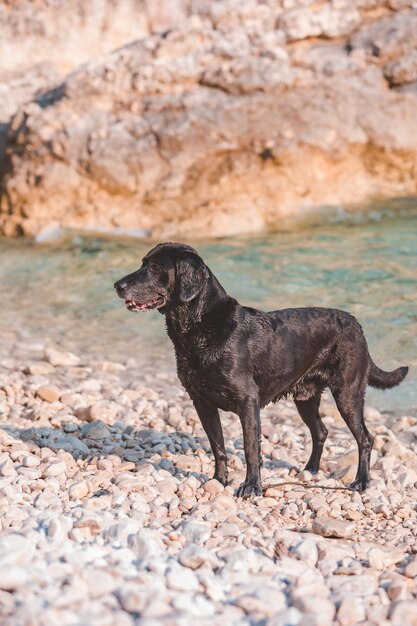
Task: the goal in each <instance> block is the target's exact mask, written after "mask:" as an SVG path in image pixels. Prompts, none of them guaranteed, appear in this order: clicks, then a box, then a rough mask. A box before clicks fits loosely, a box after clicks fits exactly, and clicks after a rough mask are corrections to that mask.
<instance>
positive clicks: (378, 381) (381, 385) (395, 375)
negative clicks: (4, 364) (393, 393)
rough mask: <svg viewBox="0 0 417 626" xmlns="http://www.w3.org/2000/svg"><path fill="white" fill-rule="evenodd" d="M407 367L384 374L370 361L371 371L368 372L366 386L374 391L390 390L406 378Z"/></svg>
mask: <svg viewBox="0 0 417 626" xmlns="http://www.w3.org/2000/svg"><path fill="white" fill-rule="evenodd" d="M407 373H408V367H398V368H397V369H396V370H394V371H393V372H384V370H381V369H380V368H379V367H378V366H377V365H375V363H374V362H373V361H372V359H371V369H370V370H369V377H368V385H371V387H375V388H376V389H391V387H396V386H397V385H399V384H400V382H401V381H403V380H404V378H405V377H406V376H407Z"/></svg>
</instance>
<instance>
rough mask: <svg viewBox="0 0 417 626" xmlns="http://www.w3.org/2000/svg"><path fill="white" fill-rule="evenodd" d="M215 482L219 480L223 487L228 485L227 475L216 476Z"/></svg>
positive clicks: (214, 477)
mask: <svg viewBox="0 0 417 626" xmlns="http://www.w3.org/2000/svg"><path fill="white" fill-rule="evenodd" d="M213 480H218V481H219V483H220V484H221V485H223V487H226V485H227V474H214V476H213Z"/></svg>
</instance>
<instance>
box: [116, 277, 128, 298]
mask: <svg viewBox="0 0 417 626" xmlns="http://www.w3.org/2000/svg"><path fill="white" fill-rule="evenodd" d="M113 287H114V288H115V289H116V291H117V293H118V295H119V296H122V295H123V293H124V291H125V289H126V288H127V281H126V280H125V279H124V278H122V279H120V280H118V281H117V282H115V283H114V285H113Z"/></svg>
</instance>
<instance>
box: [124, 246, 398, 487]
mask: <svg viewBox="0 0 417 626" xmlns="http://www.w3.org/2000/svg"><path fill="white" fill-rule="evenodd" d="M114 286H115V288H116V291H117V293H118V295H119V296H120V297H121V298H124V300H125V302H126V306H127V308H128V309H129V310H130V311H145V310H149V309H158V311H159V312H160V313H162V314H164V315H165V318H166V326H167V330H168V335H169V337H170V338H171V340H172V342H173V344H174V348H175V354H176V359H177V370H178V376H179V378H180V380H181V382H182V384H183V385H184V387H185V388H186V390H187V391H188V393H189V394H190V396H191V399H192V400H193V402H194V405H195V408H196V410H197V413H198V415H199V417H200V420H201V423H202V425H203V428H204V430H205V432H206V434H207V437H208V438H209V440H210V444H211V448H212V450H213V454H214V458H215V473H214V478H216V479H217V480H219V481H220V482H221V483H222V484H223V485H225V484H226V482H227V458H226V451H225V447H224V440H223V432H222V428H221V423H220V417H219V411H218V410H219V409H223V410H224V411H233V412H234V413H237V414H238V416H239V418H240V421H241V423H242V429H243V440H244V448H245V457H246V464H247V473H246V479H245V481H244V482H243V483H242V485H241V486H240V487H239V489H238V490H237V495H238V496H251V495H261V493H262V490H261V479H260V468H261V465H262V461H261V450H260V434H261V427H260V419H259V412H260V409H261V407H264V406H265V405H267V404H268V403H269V402H276V401H277V400H279V399H280V398H282V397H286V396H287V395H288V394H291V395H292V396H293V398H294V402H295V404H296V407H297V409H298V412H299V413H300V415H301V418H302V419H303V421H304V422H305V424H306V425H307V426H308V428H309V429H310V432H311V436H312V440H313V449H312V453H311V457H310V459H309V461H308V463H307V465H306V469H307V470H309V471H310V472H312V473H315V472H317V471H318V469H319V463H320V457H321V453H322V450H323V445H324V442H325V440H326V437H327V429H326V427H325V425H324V424H323V422H322V420H321V419H320V416H319V404H320V396H321V394H322V391H323V389H324V388H325V387H329V388H330V390H331V392H332V394H333V396H334V398H335V400H336V404H337V407H338V409H339V411H340V413H341V415H342V417H343V419H344V420H345V422H346V424H347V425H348V427H349V429H350V430H351V432H352V434H353V436H354V437H355V439H356V442H357V444H358V449H359V465H358V471H357V475H356V479H355V481H354V482H353V484H352V485H351V487H352V489H355V490H358V491H363V490H364V489H366V488H367V486H368V485H369V461H370V455H371V449H372V443H373V438H372V436H371V435H370V433H369V432H368V430H367V428H366V425H365V422H364V416H363V408H364V395H365V389H366V386H367V385H371V386H372V387H377V388H378V389H388V388H390V387H394V386H395V385H398V384H399V383H400V382H401V381H402V380H403V378H404V377H405V376H406V374H407V371H408V368H407V367H400V368H398V369H396V370H394V371H393V372H384V371H383V370H381V369H379V367H377V366H376V365H375V363H373V361H372V359H371V357H370V355H369V352H368V346H367V343H366V339H365V337H364V334H363V331H362V328H361V326H360V325H359V323H358V322H357V320H356V319H355V318H354V317H353V316H352V315H350V314H349V313H346V312H344V311H339V310H337V309H324V308H318V307H317V308H316V307H311V308H299V309H282V310H279V311H272V312H270V313H264V312H263V311H258V310H256V309H252V308H250V307H246V306H241V305H240V304H239V303H238V302H237V301H236V300H235V299H234V298H231V297H230V296H228V295H227V293H226V291H225V290H224V289H223V287H222V286H221V285H220V283H219V281H218V280H217V278H216V277H215V276H214V274H213V273H212V272H211V270H210V269H209V268H208V267H207V265H205V263H204V261H203V260H202V258H201V257H200V256H199V255H198V254H197V252H196V251H195V250H194V248H191V246H188V245H184V244H176V243H162V244H159V245H157V246H156V247H155V248H153V249H152V250H151V251H150V252H149V253H148V254H147V255H146V256H145V258H144V259H143V264H142V267H141V268H140V269H139V270H137V271H136V272H133V273H132V274H129V275H127V276H125V277H124V278H122V279H121V280H119V281H118V282H117V283H115V285H114Z"/></svg>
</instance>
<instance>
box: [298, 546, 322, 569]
mask: <svg viewBox="0 0 417 626" xmlns="http://www.w3.org/2000/svg"><path fill="white" fill-rule="evenodd" d="M293 554H295V555H296V556H297V557H298V558H299V559H301V560H302V561H305V562H306V563H307V564H308V565H310V567H315V566H316V565H317V561H318V558H319V553H318V550H317V545H316V543H315V541H312V540H311V539H304V540H303V541H301V542H300V543H299V544H298V545H296V546H295V548H294V550H293Z"/></svg>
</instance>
